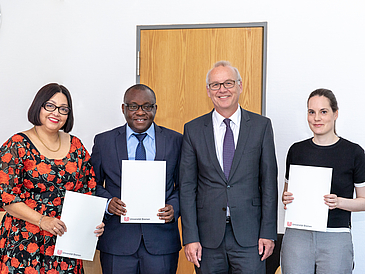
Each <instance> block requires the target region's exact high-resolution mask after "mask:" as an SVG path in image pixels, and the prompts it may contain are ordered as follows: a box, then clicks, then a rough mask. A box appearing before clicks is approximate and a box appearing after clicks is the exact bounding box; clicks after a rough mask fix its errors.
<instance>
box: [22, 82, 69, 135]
mask: <svg viewBox="0 0 365 274" xmlns="http://www.w3.org/2000/svg"><path fill="white" fill-rule="evenodd" d="M57 92H61V93H62V94H64V95H65V96H66V98H67V104H68V107H69V108H70V112H69V113H68V116H67V120H66V123H65V124H64V125H63V127H62V128H61V129H62V130H63V131H64V132H66V133H68V132H70V131H71V130H72V127H73V125H74V115H73V110H72V99H71V94H70V92H69V91H68V90H67V88H65V87H64V86H62V85H59V84H57V83H50V84H47V85H45V86H43V87H42V88H41V89H40V90H39V91H38V92H37V94H36V95H35V97H34V99H33V102H32V104H31V105H30V107H29V109H28V121H29V122H31V123H32V124H33V125H35V126H41V125H42V123H41V120H40V118H39V114H40V112H41V108H42V106H43V104H44V103H45V102H47V101H48V100H49V99H51V98H52V97H53V95H55V94H56V93H57Z"/></svg>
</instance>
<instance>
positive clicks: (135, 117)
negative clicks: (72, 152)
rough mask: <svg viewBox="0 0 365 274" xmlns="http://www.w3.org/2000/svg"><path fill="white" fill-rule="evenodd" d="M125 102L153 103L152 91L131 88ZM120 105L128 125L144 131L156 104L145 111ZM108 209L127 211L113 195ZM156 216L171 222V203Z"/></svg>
mask: <svg viewBox="0 0 365 274" xmlns="http://www.w3.org/2000/svg"><path fill="white" fill-rule="evenodd" d="M124 103H125V104H137V105H146V104H147V105H152V104H155V103H156V102H155V99H154V96H153V93H152V92H151V91H150V90H148V89H131V90H129V91H128V93H126V94H125V98H124ZM125 104H123V105H122V110H123V114H124V117H125V119H126V121H127V123H128V126H129V127H130V128H131V129H132V130H133V131H134V132H136V133H142V132H145V131H146V130H147V129H148V128H149V127H150V126H151V125H152V123H153V121H154V119H155V115H156V110H157V105H155V107H154V109H153V110H152V111H150V112H146V111H144V110H142V108H139V109H138V110H137V111H130V110H128V108H127V107H126V106H125ZM108 211H109V213H111V214H115V215H117V216H121V215H123V216H125V215H126V213H127V209H126V204H125V203H124V202H123V201H122V200H121V199H119V198H117V197H113V198H112V199H111V200H110V203H109V206H108ZM157 216H159V218H160V220H165V223H168V222H171V221H172V220H173V219H174V208H173V206H172V205H168V204H166V205H165V207H163V208H160V209H159V210H158V213H157Z"/></svg>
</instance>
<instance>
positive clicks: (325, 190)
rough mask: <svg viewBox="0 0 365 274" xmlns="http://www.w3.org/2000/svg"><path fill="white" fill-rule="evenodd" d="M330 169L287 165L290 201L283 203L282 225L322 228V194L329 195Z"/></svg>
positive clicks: (324, 224)
mask: <svg viewBox="0 0 365 274" xmlns="http://www.w3.org/2000/svg"><path fill="white" fill-rule="evenodd" d="M331 180H332V168H327V167H312V166H299V165H290V170H289V182H288V192H291V193H293V197H294V200H293V202H292V203H290V204H288V205H287V209H286V212H285V223H284V225H285V227H290V228H296V229H304V230H313V231H323V232H324V231H326V228H327V219H328V210H329V209H328V206H327V205H326V204H325V203H324V197H323V196H324V195H326V194H330V191H331Z"/></svg>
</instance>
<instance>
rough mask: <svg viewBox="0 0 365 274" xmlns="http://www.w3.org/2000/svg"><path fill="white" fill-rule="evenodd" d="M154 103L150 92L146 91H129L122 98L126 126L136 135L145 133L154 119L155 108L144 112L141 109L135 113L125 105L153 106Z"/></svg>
mask: <svg viewBox="0 0 365 274" xmlns="http://www.w3.org/2000/svg"><path fill="white" fill-rule="evenodd" d="M155 103H156V101H155V99H154V96H153V94H152V92H151V91H150V90H148V89H136V88H134V89H131V90H129V91H128V93H127V94H126V95H125V97H124V104H123V105H122V110H123V113H124V117H125V119H126V121H127V123H128V126H129V127H130V128H131V129H132V130H133V131H134V132H136V133H142V132H145V131H146V130H147V129H148V128H149V127H150V126H151V124H152V123H153V120H154V119H155V115H156V110H157V106H156V105H155V107H154V108H153V109H152V110H151V111H144V110H142V108H141V107H139V108H138V110H136V111H130V110H129V109H128V108H127V106H126V105H125V104H128V105H131V104H136V105H153V104H155Z"/></svg>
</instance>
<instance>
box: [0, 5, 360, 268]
mask: <svg viewBox="0 0 365 274" xmlns="http://www.w3.org/2000/svg"><path fill="white" fill-rule="evenodd" d="M0 6H1V11H2V25H1V26H0V95H1V97H0V98H1V99H0V117H1V124H0V125H1V130H0V142H4V141H5V140H6V139H7V138H8V137H10V136H11V135H12V134H13V133H16V132H19V131H22V130H25V129H27V128H29V127H30V126H31V125H30V124H29V123H28V122H27V118H26V117H27V116H26V115H27V109H28V107H29V105H30V103H31V101H32V99H33V97H34V95H35V93H36V91H38V89H39V88H40V87H42V86H43V85H44V84H46V83H49V82H58V83H62V84H64V85H65V86H66V87H67V88H68V89H69V90H70V91H71V93H72V96H73V100H74V110H75V118H76V123H75V127H74V130H73V131H72V133H73V134H74V135H77V136H78V137H80V138H81V139H82V140H83V143H84V144H85V145H86V147H87V148H88V150H91V147H92V142H93V136H94V135H95V134H96V133H98V132H101V131H104V130H107V129H110V128H113V127H115V126H118V125H120V124H122V123H124V121H125V120H124V118H123V117H122V115H121V112H120V105H121V102H122V95H123V92H124V90H125V89H126V88H127V87H129V86H130V85H132V84H134V83H135V63H136V62H135V51H136V25H157V24H199V23H237V22H263V21H266V22H268V71H267V75H268V78H267V111H266V113H267V116H268V117H270V118H271V119H272V121H273V125H274V131H275V139H276V149H277V158H278V163H279V182H280V184H279V186H280V191H281V189H282V182H283V178H284V162H285V155H286V152H287V149H288V148H289V146H290V145H291V144H292V143H293V142H295V141H298V140H302V139H304V138H308V137H309V136H311V132H310V130H309V128H308V126H307V123H306V99H307V96H308V95H309V93H310V92H311V91H312V90H314V89H316V88H319V87H326V88H329V89H332V90H333V91H334V93H335V94H336V96H337V99H338V102H339V106H340V115H339V120H338V122H337V131H338V133H339V134H340V135H341V136H343V137H345V138H347V139H350V140H352V141H354V142H357V143H359V144H360V145H362V146H363V147H365V129H364V122H363V117H364V115H363V111H362V104H363V102H364V99H365V93H364V86H365V77H364V75H365V67H364V65H363V63H364V61H365V53H364V48H365V38H364V35H362V34H363V26H364V25H365V10H364V8H363V4H362V1H354V0H348V1H339V0H331V1H324V0H316V1H314V0H307V1H285V0H276V1H271V0H257V1H247V0H226V1H224V2H222V1H217V0H200V1H196V0H185V1H173V0H169V1H167V0H161V1H150V0H134V1H122V0H102V1H101V0H99V1H98V0H88V1H86V0H32V1H29V0H28V1H26V0H11V1H10V0H0ZM197 89H200V90H201V91H202V92H205V90H204V87H200V88H199V87H197ZM281 208H282V206H281V204H280V210H279V211H280V225H279V229H280V231H283V221H282V217H283V214H282V209H281ZM353 216H354V218H353V219H354V222H353V226H354V238H355V239H354V241H355V252H356V255H357V256H361V255H362V257H363V256H364V255H365V249H364V248H361V246H360V244H359V243H360V242H364V240H365V235H364V234H365V232H363V231H365V215H364V214H360V213H357V214H354V215H353ZM359 254H360V255H359ZM362 261H363V262H362ZM362 261H361V260H360V259H358V260H356V271H355V272H356V273H365V261H364V260H362Z"/></svg>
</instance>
